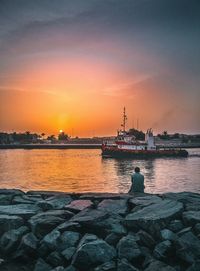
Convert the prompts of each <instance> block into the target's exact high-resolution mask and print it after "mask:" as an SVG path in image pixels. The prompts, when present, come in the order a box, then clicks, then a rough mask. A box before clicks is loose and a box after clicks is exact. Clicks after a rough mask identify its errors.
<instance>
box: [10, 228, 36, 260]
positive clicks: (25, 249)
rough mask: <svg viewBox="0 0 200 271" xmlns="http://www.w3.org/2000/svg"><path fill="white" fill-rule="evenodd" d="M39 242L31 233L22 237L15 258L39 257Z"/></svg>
mask: <svg viewBox="0 0 200 271" xmlns="http://www.w3.org/2000/svg"><path fill="white" fill-rule="evenodd" d="M38 244H39V241H38V239H37V238H36V236H35V235H34V234H33V233H32V232H30V233H27V234H26V235H24V236H23V237H22V240H21V243H20V246H19V248H18V250H17V251H16V253H15V255H14V258H15V259H17V258H20V259H27V258H29V257H31V258H34V257H35V256H36V255H37V247H38Z"/></svg>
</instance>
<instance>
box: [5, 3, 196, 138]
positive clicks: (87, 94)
mask: <svg viewBox="0 0 200 271" xmlns="http://www.w3.org/2000/svg"><path fill="white" fill-rule="evenodd" d="M199 86H200V1H199V0H58V1H56V0H42V1H41V0H0V131H6V132H12V131H17V132H23V131H31V132H38V133H45V134H58V131H59V130H60V129H62V130H64V131H65V132H66V133H68V134H70V135H72V136H103V135H115V134H116V130H117V129H119V128H120V125H121V123H122V111H123V107H124V106H125V107H126V111H127V116H128V121H127V128H132V127H134V128H137V120H138V126H139V127H138V128H139V129H141V130H143V131H145V130H146V129H148V128H150V127H151V128H153V130H154V131H155V133H161V132H163V131H164V130H167V131H168V132H169V133H174V132H180V133H190V134H195V133H200V121H199V118H200V106H199V104H200V102H199V101H200V87H199Z"/></svg>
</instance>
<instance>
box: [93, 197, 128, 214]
mask: <svg viewBox="0 0 200 271" xmlns="http://www.w3.org/2000/svg"><path fill="white" fill-rule="evenodd" d="M98 210H103V211H106V212H108V213H111V214H119V215H125V214H126V212H127V199H119V200H116V199H115V200H114V199H104V200H103V201H101V202H100V203H99V205H98Z"/></svg>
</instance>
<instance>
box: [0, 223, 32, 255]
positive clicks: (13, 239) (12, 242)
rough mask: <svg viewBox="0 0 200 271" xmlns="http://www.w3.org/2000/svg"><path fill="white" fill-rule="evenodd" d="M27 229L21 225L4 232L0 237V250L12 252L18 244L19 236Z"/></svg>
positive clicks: (5, 252)
mask: <svg viewBox="0 0 200 271" xmlns="http://www.w3.org/2000/svg"><path fill="white" fill-rule="evenodd" d="M28 231H29V229H28V228H27V227H26V226H22V227H20V228H18V229H15V230H10V231H7V232H5V233H4V234H3V235H2V237H1V239H0V250H1V251H2V252H3V253H4V254H7V253H13V252H14V251H15V249H17V247H18V246H19V244H20V241H21V238H22V236H23V235H24V234H26V233H27V232H28Z"/></svg>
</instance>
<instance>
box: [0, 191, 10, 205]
mask: <svg viewBox="0 0 200 271" xmlns="http://www.w3.org/2000/svg"><path fill="white" fill-rule="evenodd" d="M12 197H13V196H12V194H10V195H9V194H7V195H4V194H0V205H9V204H10V203H11V200H12Z"/></svg>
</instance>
